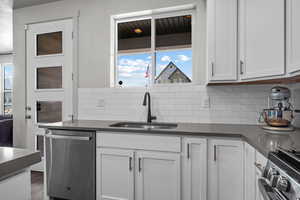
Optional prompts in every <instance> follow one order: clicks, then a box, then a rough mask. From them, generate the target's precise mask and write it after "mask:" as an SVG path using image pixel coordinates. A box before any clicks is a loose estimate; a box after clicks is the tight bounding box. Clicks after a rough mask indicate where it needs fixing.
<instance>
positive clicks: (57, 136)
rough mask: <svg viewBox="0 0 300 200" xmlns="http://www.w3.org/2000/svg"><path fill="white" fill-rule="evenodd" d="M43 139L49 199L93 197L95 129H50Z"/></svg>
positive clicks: (66, 199) (94, 182)
mask: <svg viewBox="0 0 300 200" xmlns="http://www.w3.org/2000/svg"><path fill="white" fill-rule="evenodd" d="M45 139H46V170H47V194H48V196H49V197H50V199H53V200H55V199H63V200H95V199H96V142H95V133H93V132H84V131H66V130H50V131H47V133H46V136H45Z"/></svg>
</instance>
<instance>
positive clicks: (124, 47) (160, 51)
mask: <svg viewBox="0 0 300 200" xmlns="http://www.w3.org/2000/svg"><path fill="white" fill-rule="evenodd" d="M116 25H117V26H116V27H117V39H118V41H117V55H116V56H117V57H116V68H115V71H116V85H119V86H121V87H144V86H149V85H152V84H171V83H190V82H192V15H191V14H185V15H174V13H173V14H172V16H170V17H161V16H149V19H145V18H144V19H142V20H139V19H137V20H133V21H132V20H130V21H126V20H125V21H124V20H122V22H117V24H116Z"/></svg>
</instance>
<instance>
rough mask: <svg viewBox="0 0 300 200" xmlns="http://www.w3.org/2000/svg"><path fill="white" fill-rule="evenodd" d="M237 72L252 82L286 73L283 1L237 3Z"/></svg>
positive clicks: (243, 0)
mask: <svg viewBox="0 0 300 200" xmlns="http://www.w3.org/2000/svg"><path fill="white" fill-rule="evenodd" d="M239 23H240V27H241V29H240V31H239V32H240V63H239V64H240V73H241V78H242V79H255V78H261V77H271V76H278V75H283V74H284V73H285V0H240V22H239Z"/></svg>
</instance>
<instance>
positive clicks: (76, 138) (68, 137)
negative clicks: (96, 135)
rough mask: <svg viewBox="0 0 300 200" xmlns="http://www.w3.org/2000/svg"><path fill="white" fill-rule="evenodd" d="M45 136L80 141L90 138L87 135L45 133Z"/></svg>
mask: <svg viewBox="0 0 300 200" xmlns="http://www.w3.org/2000/svg"><path fill="white" fill-rule="evenodd" d="M45 137H46V138H50V139H61V140H80V141H90V140H91V137H88V136H68V135H45Z"/></svg>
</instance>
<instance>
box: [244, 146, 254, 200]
mask: <svg viewBox="0 0 300 200" xmlns="http://www.w3.org/2000/svg"><path fill="white" fill-rule="evenodd" d="M244 153H245V154H244V155H245V200H254V199H255V187H256V168H255V149H254V148H253V147H252V146H250V145H249V144H247V143H246V144H245V152H244Z"/></svg>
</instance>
